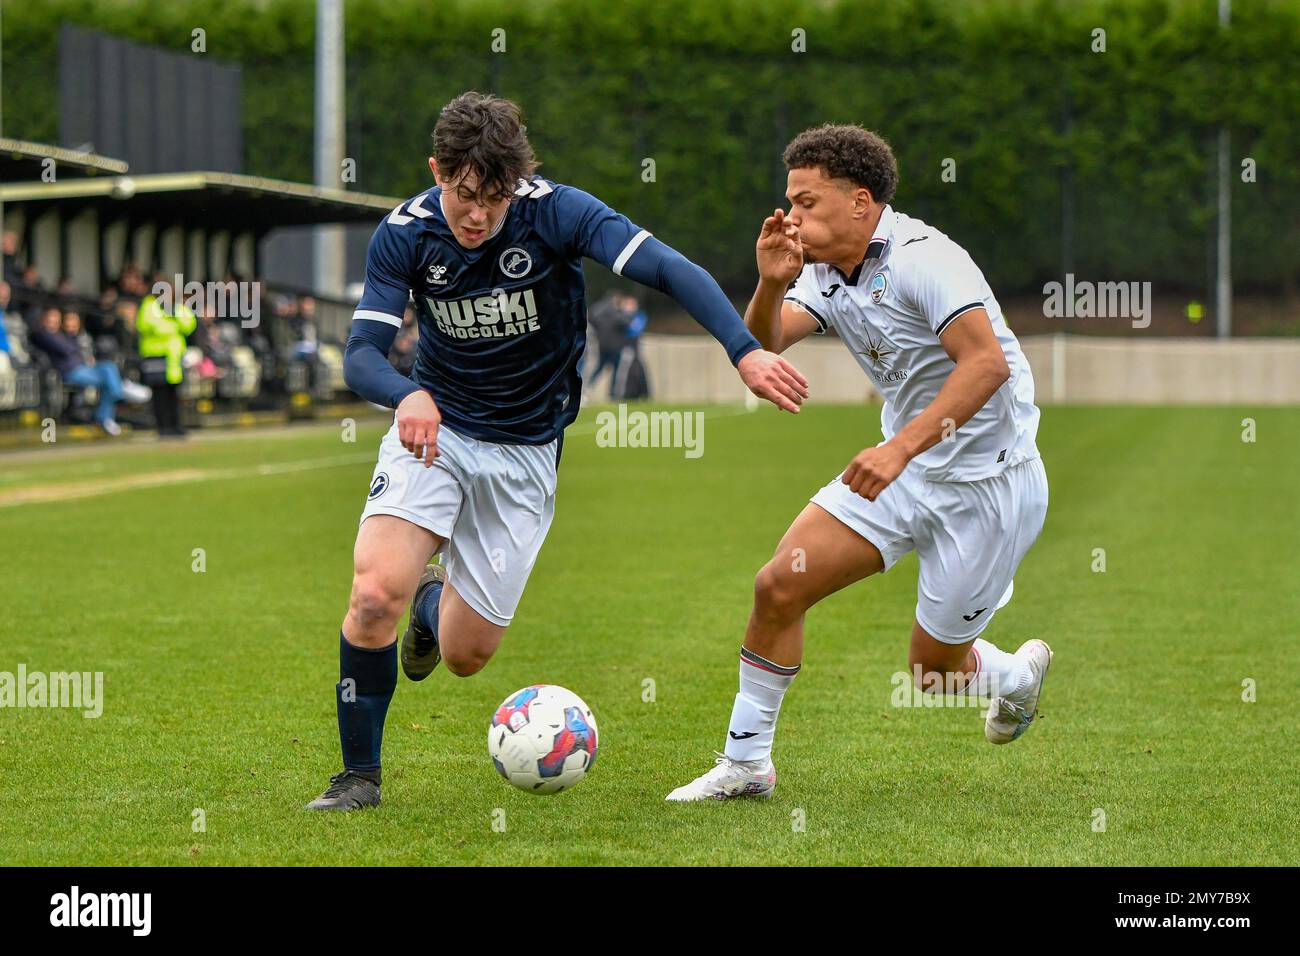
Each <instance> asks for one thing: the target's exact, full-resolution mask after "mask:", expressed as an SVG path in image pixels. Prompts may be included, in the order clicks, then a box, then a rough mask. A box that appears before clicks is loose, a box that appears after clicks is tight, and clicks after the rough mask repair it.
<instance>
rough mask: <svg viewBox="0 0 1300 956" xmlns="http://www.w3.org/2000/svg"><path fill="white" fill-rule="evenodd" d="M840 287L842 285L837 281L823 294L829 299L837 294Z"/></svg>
mask: <svg viewBox="0 0 1300 956" xmlns="http://www.w3.org/2000/svg"><path fill="white" fill-rule="evenodd" d="M839 287H840V284H839V283H838V282H837V283H835V284H834V285H833V286H831V287H830V288H829V289H827V290H826V291H825V292H823V293H822V295H824V296H826V298H828V299H829V298H830V297H831V296H833V295H834V294H835V292H836V290H837V289H839Z"/></svg>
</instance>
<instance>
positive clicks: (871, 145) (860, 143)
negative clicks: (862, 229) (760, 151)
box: [781, 123, 898, 203]
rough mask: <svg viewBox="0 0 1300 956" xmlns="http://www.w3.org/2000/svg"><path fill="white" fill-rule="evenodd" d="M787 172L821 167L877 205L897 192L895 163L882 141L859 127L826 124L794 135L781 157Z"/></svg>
mask: <svg viewBox="0 0 1300 956" xmlns="http://www.w3.org/2000/svg"><path fill="white" fill-rule="evenodd" d="M781 158H782V160H784V161H785V168H786V169H806V168H808V167H813V166H820V167H821V168H822V169H824V170H825V171H826V175H827V176H829V177H831V178H832V179H847V180H849V181H850V182H852V183H853V184H854V185H855V186H864V187H866V188H867V189H869V190H870V191H871V196H872V198H873V199H875V201H876V202H878V203H887V202H889V201H890V200H891V199H893V198H894V191H895V190H897V189H898V162H897V161H896V160H895V159H894V151H893V150H892V149H890V148H889V144H888V143H887V142H885V140H884V139H883V138H882V137H880V136H878V135H877V134H875V133H873V132H872V131H871V130H869V129H863V128H862V127H861V126H834V125H832V124H829V123H828V124H826V125H825V126H818V127H817V128H816V129H807V130H804V131H803V132H802V133H800V134H799V135H798V136H796V137H795V138H794V139H793V140H792V141H791V143H790V145H789V146H787V147H786V148H785V153H784V154H783V155H782V156H781Z"/></svg>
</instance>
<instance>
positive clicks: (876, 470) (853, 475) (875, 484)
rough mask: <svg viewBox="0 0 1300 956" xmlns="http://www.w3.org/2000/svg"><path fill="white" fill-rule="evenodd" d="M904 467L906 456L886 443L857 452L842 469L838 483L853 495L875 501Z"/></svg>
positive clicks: (905, 465)
mask: <svg viewBox="0 0 1300 956" xmlns="http://www.w3.org/2000/svg"><path fill="white" fill-rule="evenodd" d="M906 467H907V456H906V455H904V454H903V453H902V452H901V451H899V450H898V449H897V448H894V447H892V446H891V445H890V444H889V443H888V442H886V443H885V444H883V445H877V446H875V447H874V448H864V449H863V450H862V451H860V452H858V453H857V454H856V455H855V456H854V457H853V460H852V461H851V462H849V466H848V467H847V468H845V469H844V474H842V475H841V476H840V481H842V482H843V483H844V484H846V485H848V486H849V489H850V490H851V491H852V492H853V493H854V494H855V495H861V496H862V497H863V498H866V499H867V500H868V501H875V500H876V496H877V495H879V494H880V493H881V492H882V491H884V490H885V489H886V488H887V487H889V484H890V482H892V481H893V480H894V479H895V478H897V477H898V476H899V475H901V474H902V473H903V469H904V468H906Z"/></svg>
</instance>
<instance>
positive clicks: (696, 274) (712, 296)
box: [517, 180, 808, 412]
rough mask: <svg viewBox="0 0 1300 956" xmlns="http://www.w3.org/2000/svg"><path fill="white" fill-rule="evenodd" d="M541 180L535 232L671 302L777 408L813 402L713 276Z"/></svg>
mask: <svg viewBox="0 0 1300 956" xmlns="http://www.w3.org/2000/svg"><path fill="white" fill-rule="evenodd" d="M535 182H536V183H538V185H535V187H534V189H533V190H532V191H531V192H530V193H528V194H527V195H531V196H533V197H538V196H540V197H542V198H541V199H540V200H539V201H540V202H541V203H542V204H543V205H542V206H541V208H540V210H539V212H538V214H537V220H536V222H537V227H538V229H539V231H540V232H541V233H542V234H543V236H544V237H549V239H550V241H551V242H552V244H554V245H555V246H556V247H557V248H561V249H564V250H565V251H567V252H577V253H579V254H581V255H584V256H588V257H590V258H592V259H595V260H596V261H597V262H599V263H601V264H602V265H604V266H605V267H606V268H608V269H611V270H613V272H614V274H615V275H621V276H627V277H628V278H629V279H634V280H635V281H637V282H639V283H641V284H642V285H646V286H649V287H650V288H652V289H658V290H659V291H660V292H663V293H664V294H666V295H669V296H672V298H673V299H675V300H676V301H677V303H678V304H679V305H681V307H682V308H683V309H685V310H686V311H687V312H689V313H690V315H691V317H692V318H693V319H695V321H696V322H698V323H700V325H702V326H703V327H704V328H705V330H706V331H708V333H709V334H710V335H712V336H713V337H714V338H715V339H717V340H718V341H719V342H720V343H721V344H722V347H723V348H724V349H726V350H727V358H729V359H730V360H731V364H732V365H734V366H736V371H737V372H739V373H740V378H741V381H743V382H744V383H745V387H746V388H748V389H749V390H750V391H751V392H753V393H754V394H755V395H757V396H758V397H759V398H764V399H767V400H768V401H769V402H771V403H772V404H774V405H776V406H777V407H778V408H783V409H785V410H786V411H788V412H797V411H799V406H800V405H801V404H802V403H803V400H804V399H805V398H807V397H808V381H807V379H805V378H804V377H803V375H801V374H800V373H799V371H798V370H797V369H796V368H795V367H794V366H793V365H791V364H790V363H789V362H787V361H786V360H785V359H783V358H781V357H780V356H779V355H776V354H774V353H772V352H769V351H767V350H765V349H764V348H763V347H762V346H761V345H760V344H759V342H758V340H757V339H755V338H754V336H753V335H752V334H751V333H750V331H749V329H747V328H745V323H744V321H742V319H741V318H740V316H739V315H738V314H737V313H736V310H735V308H733V307H732V305H731V302H730V301H728V299H727V297H726V296H725V295H724V294H723V292H722V290H721V289H720V288H718V284H717V283H716V282H715V281H713V276H711V275H709V274H708V273H707V272H705V271H704V270H703V269H701V268H700V267H699V266H697V265H696V264H695V263H693V262H691V261H690V260H689V259H687V258H686V257H685V256H683V255H682V254H681V253H679V252H677V251H676V250H675V249H672V248H670V247H668V246H666V245H664V243H662V242H660V241H659V240H658V239H656V238H655V237H654V236H652V235H650V233H649V232H647V231H646V230H644V229H639V228H638V227H637V226H636V225H634V224H633V223H632V222H631V221H630V220H628V218H627V217H626V216H623V215H620V214H619V213H617V212H615V211H614V210H613V209H610V208H609V206H607V205H605V204H604V203H603V202H601V201H600V200H599V199H597V198H596V197H595V196H592V195H591V194H590V193H585V192H583V191H582V190H580V189H574V188H573V187H572V186H561V185H554V184H552V183H549V182H547V181H545V180H537V181H535ZM517 195H518V194H517Z"/></svg>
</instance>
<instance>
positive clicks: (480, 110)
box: [433, 90, 537, 202]
mask: <svg viewBox="0 0 1300 956" xmlns="http://www.w3.org/2000/svg"><path fill="white" fill-rule="evenodd" d="M433 158H434V159H435V160H437V162H438V172H439V174H440V175H441V176H442V177H443V178H444V179H451V180H455V179H459V178H460V177H461V176H462V175H464V174H465V173H467V172H469V171H470V170H473V171H474V172H476V173H478V189H477V190H475V193H476V196H477V198H478V200H479V202H485V201H489V200H491V199H493V198H499V197H500V196H502V195H505V196H510V195H513V193H514V191H515V186H516V184H517V181H518V180H519V179H521V178H523V179H527V178H528V177H529V176H531V175H532V174H533V172H534V170H536V169H537V160H536V158H535V157H534V156H533V147H532V146H531V145H529V143H528V127H527V126H525V125H524V117H523V111H522V110H520V109H519V105H518V104H517V103H515V102H513V101H511V100H507V99H502V98H501V97H499V96H492V95H490V94H483V93H478V92H476V91H474V90H470V91H469V92H468V93H462V94H460V96H458V97H456V98H455V99H454V100H452V101H451V102H450V103H448V104H447V105H446V106H444V107H443V108H442V112H441V113H440V114H439V115H438V122H437V125H435V126H434V128H433Z"/></svg>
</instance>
